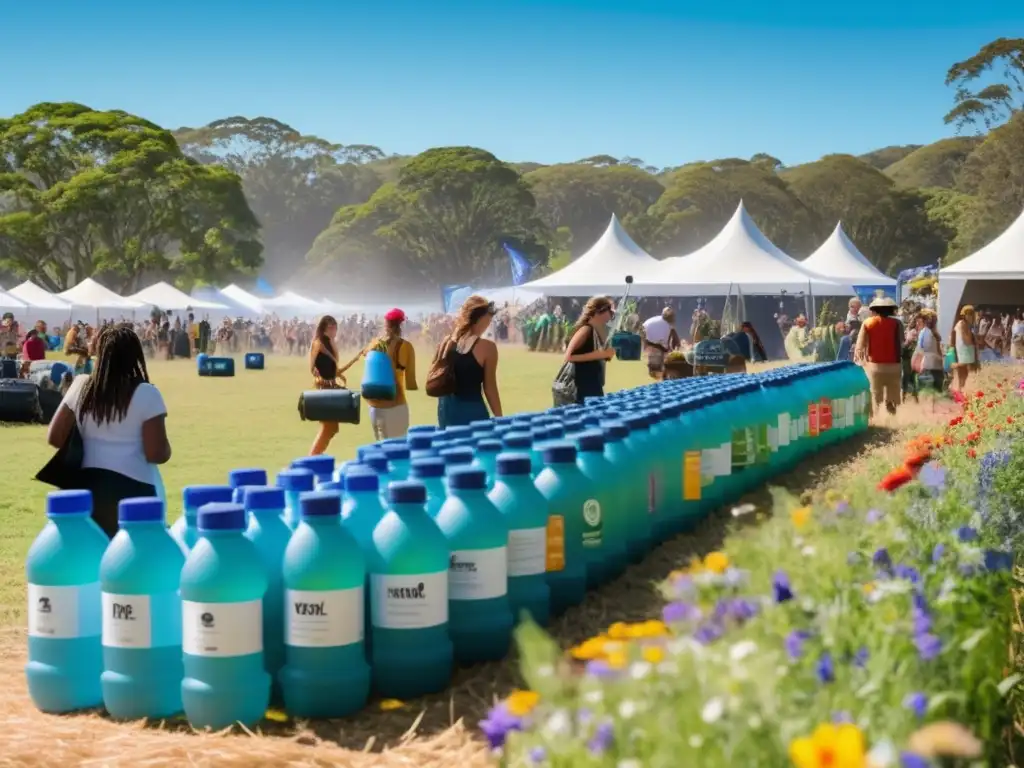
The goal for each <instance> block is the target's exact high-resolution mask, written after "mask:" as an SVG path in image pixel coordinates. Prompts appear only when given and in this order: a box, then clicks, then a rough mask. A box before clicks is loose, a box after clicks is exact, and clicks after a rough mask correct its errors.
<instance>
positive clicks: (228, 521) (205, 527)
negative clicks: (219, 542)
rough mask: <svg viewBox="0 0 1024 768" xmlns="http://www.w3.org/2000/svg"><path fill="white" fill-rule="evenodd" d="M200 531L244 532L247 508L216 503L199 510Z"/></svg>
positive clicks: (205, 505)
mask: <svg viewBox="0 0 1024 768" xmlns="http://www.w3.org/2000/svg"><path fill="white" fill-rule="evenodd" d="M199 530H200V531H244V530H245V507H243V506H242V505H241V504H228V503H222V502H214V503H212V504H204V505H203V506H201V507H200V508H199Z"/></svg>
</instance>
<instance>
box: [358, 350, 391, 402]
mask: <svg viewBox="0 0 1024 768" xmlns="http://www.w3.org/2000/svg"><path fill="white" fill-rule="evenodd" d="M397 390H398V383H397V382H396V381H395V369H394V368H393V367H392V365H391V358H390V357H388V354H387V352H382V351H381V350H379V349H374V350H371V351H370V352H368V353H367V354H366V365H365V366H364V367H363V382H362V385H361V387H360V391H361V392H362V395H363V397H365V398H366V399H368V400H394V399H395V395H396V394H397Z"/></svg>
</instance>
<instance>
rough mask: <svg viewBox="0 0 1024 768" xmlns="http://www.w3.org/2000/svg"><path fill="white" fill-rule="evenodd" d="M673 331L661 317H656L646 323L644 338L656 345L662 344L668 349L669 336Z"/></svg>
mask: <svg viewBox="0 0 1024 768" xmlns="http://www.w3.org/2000/svg"><path fill="white" fill-rule="evenodd" d="M671 331H672V326H671V325H669V324H668V321H667V320H666V319H665V318H663V317H662V316H661V315H655V316H654V317H652V318H650V319H649V320H645V321H644V336H646V337H647V340H648V341H650V342H652V343H654V344H660V345H661V346H663V347H666V348H667V347H668V335H669V333H670V332H671Z"/></svg>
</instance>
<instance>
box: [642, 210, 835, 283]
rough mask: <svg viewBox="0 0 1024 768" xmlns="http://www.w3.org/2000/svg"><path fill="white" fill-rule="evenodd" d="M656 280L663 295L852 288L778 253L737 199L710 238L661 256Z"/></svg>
mask: <svg viewBox="0 0 1024 768" xmlns="http://www.w3.org/2000/svg"><path fill="white" fill-rule="evenodd" d="M657 281H658V282H659V283H660V284H661V290H662V291H663V293H662V294H661V295H665V296H727V295H729V294H731V293H738V294H743V295H748V296H750V295H757V294H760V295H778V294H781V293H783V292H785V293H788V294H791V295H796V294H800V293H803V294H804V295H805V296H841V295H843V294H846V295H851V294H852V293H853V286H852V285H851V284H850V283H849V282H848V281H845V280H843V281H839V282H836V281H833V280H829V279H828V278H826V277H823V276H822V275H820V274H818V273H816V272H812V271H810V270H808V269H807V268H805V267H804V266H802V265H801V264H800V262H798V261H796V260H795V259H793V258H791V257H790V256H788V255H786V254H785V253H783V252H782V251H781V250H780V249H779V248H778V247H777V246H776V245H775V244H774V243H772V242H771V241H770V240H769V239H768V238H767V237H765V235H764V234H763V233H762V232H761V230H760V229H758V227H757V224H755V223H754V220H753V219H752V218H751V217H750V214H749V213H747V209H746V207H745V206H744V205H743V202H742V201H741V202H740V204H739V206H737V208H736V213H734V214H733V216H732V218H731V219H729V221H728V222H727V223H726V225H725V226H724V227H723V228H722V231H721V232H719V233H718V235H716V236H715V238H714V239H713V240H712V241H711V242H710V243H708V244H707V245H705V246H704V247H703V248H699V249H698V250H696V251H694V252H693V253H691V254H689V255H688V256H682V257H679V258H673V259H667V260H666V261H665V262H663V263H662V265H661V270H660V272H659V274H658V276H657ZM648 294H650V292H649V291H648Z"/></svg>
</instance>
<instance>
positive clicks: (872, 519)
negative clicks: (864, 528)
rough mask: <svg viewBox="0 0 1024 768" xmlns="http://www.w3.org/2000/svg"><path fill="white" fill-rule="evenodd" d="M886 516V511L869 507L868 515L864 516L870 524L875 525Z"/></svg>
mask: <svg viewBox="0 0 1024 768" xmlns="http://www.w3.org/2000/svg"><path fill="white" fill-rule="evenodd" d="M884 516H885V513H884V512H882V510H880V509H869V510H868V513H867V515H866V516H865V517H864V519H865V520H867V523H868V525H874V524H875V523H877V522H878V521H879V520H881V519H882V518H883V517H884Z"/></svg>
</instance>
